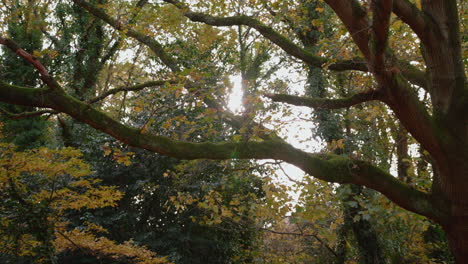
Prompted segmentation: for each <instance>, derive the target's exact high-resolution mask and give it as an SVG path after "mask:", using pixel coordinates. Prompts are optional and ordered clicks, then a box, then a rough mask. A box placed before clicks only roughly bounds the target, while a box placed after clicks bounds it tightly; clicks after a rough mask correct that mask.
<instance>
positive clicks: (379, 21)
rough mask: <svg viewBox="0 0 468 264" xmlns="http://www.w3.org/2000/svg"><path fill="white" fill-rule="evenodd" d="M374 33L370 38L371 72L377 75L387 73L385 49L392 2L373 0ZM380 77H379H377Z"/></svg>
mask: <svg viewBox="0 0 468 264" xmlns="http://www.w3.org/2000/svg"><path fill="white" fill-rule="evenodd" d="M371 9H372V31H371V32H372V33H371V38H370V43H369V44H370V52H371V60H370V62H371V63H370V66H371V68H372V69H371V70H372V71H373V72H376V73H380V72H382V71H385V69H386V61H385V49H386V47H387V41H388V32H389V28H390V15H391V14H392V0H372V1H371ZM377 77H378V76H377Z"/></svg>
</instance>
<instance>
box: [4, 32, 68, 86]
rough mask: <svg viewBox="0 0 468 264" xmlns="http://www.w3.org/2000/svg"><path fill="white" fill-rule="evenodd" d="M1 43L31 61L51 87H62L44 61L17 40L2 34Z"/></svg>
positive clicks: (42, 78)
mask: <svg viewBox="0 0 468 264" xmlns="http://www.w3.org/2000/svg"><path fill="white" fill-rule="evenodd" d="M0 44H2V45H5V46H6V47H7V48H9V49H10V50H11V51H13V52H14V53H16V54H17V55H18V56H20V57H21V58H23V59H24V60H26V61H27V62H29V63H30V64H31V65H32V66H33V67H34V68H36V70H37V71H38V72H39V74H40V76H41V80H42V81H43V82H44V83H46V84H47V85H48V86H49V87H50V88H51V89H61V88H60V86H59V85H58V84H57V83H56V82H55V80H54V79H53V78H52V76H50V74H49V72H48V71H47V69H46V68H45V67H44V65H42V63H41V62H40V61H39V60H38V59H37V58H36V57H34V56H33V55H31V54H29V53H28V52H26V51H25V50H24V49H22V48H21V47H20V46H19V45H18V44H17V43H16V42H14V41H13V40H11V39H7V38H4V37H2V36H0Z"/></svg>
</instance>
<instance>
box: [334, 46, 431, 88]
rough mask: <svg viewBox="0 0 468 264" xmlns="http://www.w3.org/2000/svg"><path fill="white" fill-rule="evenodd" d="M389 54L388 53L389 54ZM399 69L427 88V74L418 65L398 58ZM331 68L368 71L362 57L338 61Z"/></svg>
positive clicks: (414, 82) (408, 78)
mask: <svg viewBox="0 0 468 264" xmlns="http://www.w3.org/2000/svg"><path fill="white" fill-rule="evenodd" d="M387 55H388V54H387ZM396 64H397V67H398V70H399V71H400V72H401V74H402V75H403V76H404V77H405V78H406V79H407V80H408V81H409V82H411V83H412V84H414V85H417V86H419V87H422V88H423V89H425V90H427V89H428V88H427V76H426V73H424V72H423V71H421V70H419V69H418V68H417V67H415V66H413V65H411V64H410V63H408V62H407V61H404V60H396ZM328 69H329V70H332V71H338V72H340V71H349V70H354V71H362V72H368V71H369V68H368V67H367V62H366V61H365V60H364V59H362V58H355V59H351V60H342V61H337V62H334V63H332V64H330V65H329V66H328Z"/></svg>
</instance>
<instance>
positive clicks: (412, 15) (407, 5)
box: [393, 0, 434, 45]
mask: <svg viewBox="0 0 468 264" xmlns="http://www.w3.org/2000/svg"><path fill="white" fill-rule="evenodd" d="M393 12H394V13H395V14H396V15H397V16H398V17H400V18H401V20H403V22H405V23H406V24H408V26H410V28H411V29H412V30H413V31H414V33H416V35H418V37H419V38H420V39H421V41H422V42H423V43H424V44H425V45H427V44H428V43H427V41H428V35H429V34H431V30H433V29H431V28H432V27H433V26H434V25H433V23H432V20H431V18H430V17H429V16H428V15H426V14H425V13H424V12H422V11H421V10H419V9H418V7H417V6H416V5H414V4H413V3H411V2H410V1H408V0H393Z"/></svg>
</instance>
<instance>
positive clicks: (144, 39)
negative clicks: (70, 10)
mask: <svg viewBox="0 0 468 264" xmlns="http://www.w3.org/2000/svg"><path fill="white" fill-rule="evenodd" d="M73 2H74V3H75V4H77V5H79V6H81V7H83V8H84V9H86V10H88V12H90V13H91V14H93V15H94V16H96V17H98V18H100V19H102V20H104V21H105V22H106V23H107V24H109V25H110V26H111V27H113V28H115V29H116V30H118V31H124V32H125V33H126V35H128V36H130V37H132V38H134V39H136V40H138V41H139V42H141V43H143V44H145V45H146V46H147V47H149V48H150V49H151V50H152V51H153V52H154V53H155V54H156V55H157V56H158V57H159V59H160V60H161V61H162V62H163V63H164V64H165V65H166V66H167V67H168V68H169V69H171V70H172V71H174V72H178V71H179V66H178V65H177V62H176V61H175V60H174V59H173V58H172V57H171V56H170V55H169V54H168V53H166V52H165V51H164V48H163V46H162V45H161V44H160V43H159V42H158V41H156V40H155V39H154V38H151V37H148V36H147V35H145V34H143V33H141V32H138V31H136V30H133V29H131V28H130V27H128V26H127V25H125V24H123V22H122V21H120V20H117V19H114V18H112V17H111V16H109V15H108V14H107V13H106V12H105V11H104V10H103V9H102V8H97V7H95V6H93V5H92V4H90V3H88V2H86V1H83V0H73Z"/></svg>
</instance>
